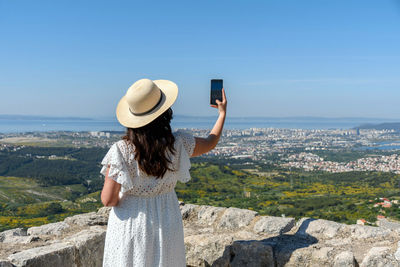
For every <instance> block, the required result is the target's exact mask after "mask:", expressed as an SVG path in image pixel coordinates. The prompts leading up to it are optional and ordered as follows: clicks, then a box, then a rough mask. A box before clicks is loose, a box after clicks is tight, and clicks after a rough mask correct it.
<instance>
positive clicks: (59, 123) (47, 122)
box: [0, 115, 396, 133]
mask: <svg viewBox="0 0 400 267" xmlns="http://www.w3.org/2000/svg"><path fill="white" fill-rule="evenodd" d="M215 119H216V118H215V117H191V116H181V115H175V116H174V119H173V120H172V127H173V128H174V129H178V128H195V129H211V128H212V126H213V124H214V122H215ZM394 121H396V120H394V119H379V118H319V117H285V118H276V117H243V118H239V117H231V118H230V117H228V118H227V120H226V124H225V129H248V128H291V129H350V128H354V127H357V126H359V125H361V124H365V123H382V122H394ZM36 131H40V132H45V131H78V132H79V131H124V127H122V126H121V125H120V124H119V123H118V122H117V120H116V119H113V118H102V119H100V118H98V119H90V118H74V117H72V118H67V117H64V118H62V117H59V118H58V117H53V118H52V117H34V116H32V117H29V116H18V115H0V133H21V132H36Z"/></svg>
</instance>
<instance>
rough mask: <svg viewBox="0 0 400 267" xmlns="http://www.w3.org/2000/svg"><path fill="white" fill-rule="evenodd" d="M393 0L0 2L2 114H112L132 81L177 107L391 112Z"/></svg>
mask: <svg viewBox="0 0 400 267" xmlns="http://www.w3.org/2000/svg"><path fill="white" fill-rule="evenodd" d="M399 74H400V0H380V1H376V0H335V1H328V0H302V1H298V0H276V1H272V0H263V1H253V0H236V1H234V0H229V1H222V0H210V1H209V0H202V1H187V0H186V1H132V0H130V1H122V0H121V1H101V0H96V1H89V0H85V1H78V0H57V1H54V0H50V1H42V0H36V1H31V0H0V96H1V98H0V99H1V105H0V114H21V115H47V116H79V117H114V116H115V115H114V114H115V108H116V105H117V103H118V101H119V99H120V98H121V97H122V96H123V95H124V94H125V92H126V90H127V89H128V88H129V86H130V85H131V84H132V83H134V82H135V81H136V80H138V79H141V78H149V79H168V80H172V81H174V82H175V83H177V85H178V87H179V96H178V99H177V101H176V103H175V104H174V106H173V110H174V113H175V114H180V115H192V116H210V115H216V114H217V112H216V110H215V109H213V108H211V107H209V94H210V79H213V78H222V79H224V87H225V90H226V94H227V97H228V115H229V116H235V117H245V116H261V117H263V116H266V117H287V116H319V117H321V116H322V117H382V118H399V119H400V105H399V100H400V75H399Z"/></svg>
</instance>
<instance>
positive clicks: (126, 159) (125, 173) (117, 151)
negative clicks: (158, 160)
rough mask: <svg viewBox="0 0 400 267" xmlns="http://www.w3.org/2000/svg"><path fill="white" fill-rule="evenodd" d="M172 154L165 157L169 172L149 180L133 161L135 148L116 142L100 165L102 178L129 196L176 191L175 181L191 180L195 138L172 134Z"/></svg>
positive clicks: (180, 132)
mask: <svg viewBox="0 0 400 267" xmlns="http://www.w3.org/2000/svg"><path fill="white" fill-rule="evenodd" d="M173 135H174V137H175V143H174V148H175V149H174V150H175V153H173V154H172V153H168V158H169V159H170V161H171V163H170V168H171V169H172V170H173V171H169V170H168V171H167V172H166V173H165V175H164V176H163V177H162V178H157V177H154V176H149V175H148V174H146V173H145V172H144V171H143V170H141V168H140V167H139V164H138V162H137V161H136V160H135V147H134V145H133V144H131V143H128V142H127V141H126V140H120V141H118V142H116V143H115V144H114V145H112V147H111V148H110V150H109V152H108V153H107V154H106V156H105V157H104V159H103V161H102V165H103V168H102V170H101V173H102V174H104V175H105V174H106V170H107V167H108V166H110V170H109V173H108V177H110V178H112V179H113V180H115V181H116V182H117V183H119V184H121V192H122V193H124V194H128V195H134V196H142V197H151V196H157V195H160V194H164V193H168V192H170V191H172V190H174V188H175V184H176V182H177V181H181V182H187V181H189V179H190V173H189V169H190V155H192V154H193V149H194V146H195V140H194V137H193V136H192V135H191V134H188V133H185V132H183V131H178V132H175V133H174V134H173Z"/></svg>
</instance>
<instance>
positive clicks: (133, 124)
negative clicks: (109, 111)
mask: <svg viewBox="0 0 400 267" xmlns="http://www.w3.org/2000/svg"><path fill="white" fill-rule="evenodd" d="M153 82H154V83H155V84H156V85H157V86H158V88H160V90H161V93H162V94H163V96H162V100H161V102H160V103H159V104H158V105H157V107H156V108H154V109H153V110H152V111H150V112H149V113H146V114H144V115H134V114H133V113H131V111H130V110H129V105H128V102H127V101H126V99H125V96H123V97H122V98H121V100H120V101H119V103H118V105H117V110H116V115H117V120H118V121H119V123H121V124H122V125H123V126H125V127H128V128H139V127H142V126H145V125H146V124H149V123H150V122H152V121H153V120H155V119H156V118H157V117H158V116H160V115H161V114H162V113H164V112H165V111H166V110H167V109H169V108H170V107H171V106H172V105H173V104H174V102H175V100H176V98H177V97H178V86H177V85H176V84H175V83H174V82H171V81H168V80H154V81H153Z"/></svg>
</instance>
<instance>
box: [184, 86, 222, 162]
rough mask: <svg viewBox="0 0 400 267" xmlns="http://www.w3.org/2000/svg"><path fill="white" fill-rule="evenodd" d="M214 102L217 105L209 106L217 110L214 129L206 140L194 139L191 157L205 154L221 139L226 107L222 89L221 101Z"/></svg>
mask: <svg viewBox="0 0 400 267" xmlns="http://www.w3.org/2000/svg"><path fill="white" fill-rule="evenodd" d="M216 102H217V105H211V107H213V108H217V109H218V112H219V116H218V119H217V121H216V122H215V124H214V127H213V128H212V130H211V132H210V134H209V135H208V137H207V138H200V137H195V140H196V145H195V147H194V150H193V154H192V157H197V156H200V155H202V154H204V153H207V152H208V151H210V150H212V149H213V148H214V147H215V146H216V145H217V144H218V141H219V138H220V137H221V133H222V129H223V127H224V123H225V117H226V106H227V104H228V102H227V100H226V95H225V90H224V89H222V101H219V100H217V101H216Z"/></svg>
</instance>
